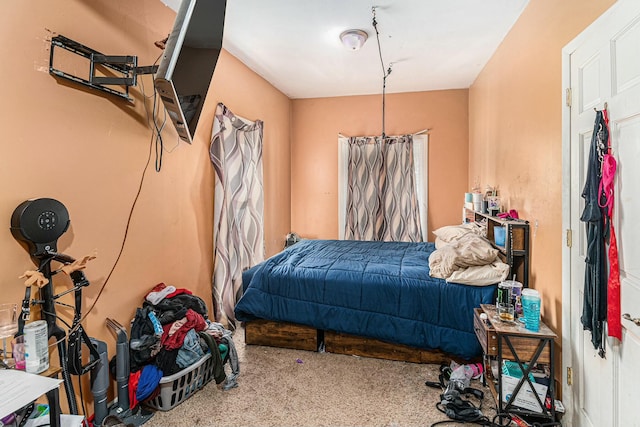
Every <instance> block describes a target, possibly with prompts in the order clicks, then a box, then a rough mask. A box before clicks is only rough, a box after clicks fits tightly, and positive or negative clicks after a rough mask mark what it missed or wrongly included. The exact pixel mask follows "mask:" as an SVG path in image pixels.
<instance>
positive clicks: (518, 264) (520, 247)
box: [464, 208, 529, 288]
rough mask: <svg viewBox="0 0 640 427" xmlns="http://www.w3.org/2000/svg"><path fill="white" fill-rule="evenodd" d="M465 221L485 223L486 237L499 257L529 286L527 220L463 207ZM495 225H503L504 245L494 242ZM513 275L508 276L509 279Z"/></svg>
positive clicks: (519, 279)
mask: <svg viewBox="0 0 640 427" xmlns="http://www.w3.org/2000/svg"><path fill="white" fill-rule="evenodd" d="M464 212H465V215H464V218H465V222H481V221H485V222H486V223H487V236H486V237H487V239H488V240H489V241H491V242H492V243H493V244H494V246H495V247H496V248H498V249H499V250H500V259H501V260H502V262H504V263H505V264H508V265H509V267H511V272H512V276H513V274H515V275H516V280H517V281H519V282H521V283H522V286H524V287H525V288H528V287H529V222H528V221H524V220H506V219H501V218H498V217H495V216H491V215H489V214H485V213H482V212H477V211H474V210H472V209H468V208H464ZM495 227H505V242H504V246H498V245H496V244H495V234H494V229H495ZM511 278H513V277H510V279H511Z"/></svg>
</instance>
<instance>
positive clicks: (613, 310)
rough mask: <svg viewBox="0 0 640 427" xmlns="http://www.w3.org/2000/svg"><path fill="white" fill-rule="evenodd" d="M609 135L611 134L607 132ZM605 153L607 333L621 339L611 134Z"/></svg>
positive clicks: (614, 161) (605, 119)
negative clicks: (607, 270)
mask: <svg viewBox="0 0 640 427" xmlns="http://www.w3.org/2000/svg"><path fill="white" fill-rule="evenodd" d="M603 117H604V122H605V123H606V125H607V127H609V116H608V114H607V110H606V109H605V110H603ZM609 135H611V134H610V133H609ZM607 145H608V146H607V154H605V155H604V156H603V158H602V176H601V178H600V194H603V195H604V199H605V202H604V205H601V207H603V208H607V209H606V213H605V215H606V216H607V217H608V218H609V280H608V282H607V334H608V335H609V336H610V337H614V338H618V339H619V340H622V320H621V319H620V312H621V308H620V264H619V260H618V242H617V239H616V231H615V229H614V227H613V204H614V181H615V175H616V168H617V163H616V159H615V157H613V155H612V154H611V136H609V140H608V141H607Z"/></svg>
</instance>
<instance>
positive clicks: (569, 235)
mask: <svg viewBox="0 0 640 427" xmlns="http://www.w3.org/2000/svg"><path fill="white" fill-rule="evenodd" d="M572 245H573V232H572V231H571V229H570V228H568V229H567V247H568V248H570V247H571V246H572Z"/></svg>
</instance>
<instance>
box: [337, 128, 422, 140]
mask: <svg viewBox="0 0 640 427" xmlns="http://www.w3.org/2000/svg"><path fill="white" fill-rule="evenodd" d="M430 131H431V128H427V129H422V130H421V131H418V132H414V133H411V134H409V135H413V136H416V135H422V134H423V133H429V132H430ZM370 136H373V137H376V136H380V135H370ZM397 136H404V135H385V137H397ZM338 137H340V138H351V137H350V136H347V135H344V134H342V133H341V132H338Z"/></svg>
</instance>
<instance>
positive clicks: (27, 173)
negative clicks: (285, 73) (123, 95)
mask: <svg viewBox="0 0 640 427" xmlns="http://www.w3.org/2000/svg"><path fill="white" fill-rule="evenodd" d="M2 9H3V10H2V13H0V36H1V37H2V39H3V40H5V41H7V42H5V43H2V44H0V57H1V58H3V65H2V67H1V68H0V81H2V82H3V95H2V102H1V103H0V117H1V118H2V130H3V133H2V137H1V138H0V146H1V147H2V157H1V160H0V164H1V165H2V167H0V182H2V189H1V190H0V224H4V226H3V227H0V255H1V258H0V259H1V262H2V268H0V289H1V290H2V291H1V292H0V302H19V301H20V300H21V299H22V297H23V295H24V286H23V285H22V282H23V281H22V280H20V279H18V276H19V275H20V274H21V273H23V272H24V271H25V270H27V269H33V268H34V266H33V264H32V262H31V261H30V259H29V256H28V253H27V252H26V251H25V250H24V249H23V247H22V246H21V245H20V244H18V243H17V242H16V240H14V238H13V237H12V236H11V234H10V232H9V224H10V217H11V214H12V212H13V210H14V209H15V207H16V206H18V205H19V204H20V203H21V202H23V201H24V200H26V199H29V198H39V197H51V198H54V199H57V200H60V201H61V202H62V203H64V204H65V205H66V207H67V209H68V210H69V213H70V216H71V227H70V229H69V231H68V232H67V233H65V235H64V236H63V237H62V238H61V239H60V240H59V245H58V250H59V251H60V252H64V253H67V254H69V255H71V256H74V257H81V256H83V255H85V254H88V253H90V252H92V251H93V250H94V249H95V250H97V252H98V258H97V259H96V260H95V261H92V262H91V263H90V265H89V267H88V268H87V269H86V275H87V278H88V279H89V281H90V282H91V286H89V287H88V288H85V290H84V292H83V296H84V307H85V312H86V310H87V308H88V307H89V306H90V305H91V304H92V303H93V302H94V301H96V298H97V296H98V293H99V290H100V288H101V286H102V285H103V283H104V282H105V279H106V278H107V276H108V275H109V274H110V271H111V269H112V267H113V266H114V263H115V261H116V259H117V257H118V253H119V251H120V247H121V243H122V240H123V237H124V234H125V229H126V226H127V217H128V215H129V211H130V209H131V206H132V204H133V202H134V199H135V198H136V193H137V191H138V186H139V184H140V180H141V177H142V176H143V169H144V168H145V164H146V163H147V159H148V157H149V153H150V152H154V151H155V150H154V148H153V146H152V145H150V144H151V131H150V129H149V128H148V126H147V116H146V113H145V109H144V107H143V96H142V93H141V87H142V84H144V87H145V89H146V92H147V94H148V95H150V94H151V93H152V81H151V76H142V77H141V78H140V80H141V83H140V84H139V85H138V87H134V88H132V89H131V95H132V96H133V97H134V98H135V102H134V103H129V102H127V101H125V100H122V99H119V98H115V97H113V96H111V95H106V94H101V93H100V92H94V91H89V90H86V89H83V88H81V87H79V86H77V85H75V84H70V83H63V82H58V81H57V80H56V79H55V78H54V77H52V76H51V75H49V74H48V60H49V47H50V43H49V40H50V38H51V36H52V34H54V33H58V34H62V35H64V36H66V37H69V38H71V39H73V40H76V41H78V42H80V43H83V44H85V45H87V46H89V47H91V48H93V49H96V50H98V51H101V52H103V53H105V54H113V55H123V54H128V55H137V56H138V63H139V64H140V65H151V64H152V63H153V62H154V61H155V60H156V58H157V57H158V55H159V54H160V51H159V50H158V48H156V47H155V46H154V41H156V40H161V39H163V38H164V37H166V35H167V34H168V33H169V32H170V29H171V25H172V23H173V19H174V17H175V12H173V11H172V10H171V9H169V8H167V7H166V6H165V5H164V4H162V3H161V2H160V0H139V1H134V2H131V1H128V0H96V1H89V2H88V1H82V0H51V1H47V2H42V1H37V0H24V1H19V2H11V6H10V7H9V6H5V7H3V8H2ZM56 55H57V53H56ZM56 58H58V57H57V56H56ZM63 62H64V61H63ZM69 64H71V62H70V63H67V64H61V65H59V67H62V66H63V65H66V66H71V67H72V68H73V67H75V65H73V64H72V65H69ZM87 67H88V66H87ZM65 70H67V71H73V72H77V73H80V72H81V71H83V70H85V69H77V70H76V69H72V70H68V69H65ZM218 102H224V103H225V104H226V105H227V106H228V107H229V108H230V109H231V110H232V111H234V113H236V114H238V115H240V116H243V117H246V118H248V119H252V120H255V119H261V120H263V121H264V122H265V127H264V167H265V173H264V186H265V234H266V236H265V238H266V248H267V253H268V254H273V253H275V252H277V251H278V250H280V249H281V248H282V244H283V242H284V236H285V234H286V233H287V232H288V231H289V225H290V214H289V209H288V206H289V203H290V201H289V200H290V193H289V190H288V189H289V185H290V179H289V176H290V169H289V151H290V147H289V146H290V142H289V140H290V116H291V111H290V110H291V105H290V104H291V103H290V100H289V99H288V98H287V97H286V96H284V95H283V94H282V93H281V92H279V91H278V90H276V89H275V88H274V87H272V86H271V85H270V84H268V83H267V82H266V81H265V80H264V79H262V78H261V77H259V76H258V75H256V74H255V73H254V72H252V71H251V70H249V69H248V68H246V67H245V66H244V65H243V64H241V63H240V62H239V61H238V60H237V59H235V58H234V57H232V56H231V55H229V54H228V53H227V52H226V51H223V53H222V55H221V57H220V60H219V62H218V67H217V69H216V72H215V74H214V78H213V82H212V86H211V89H210V92H209V95H208V97H207V102H206V104H205V107H204V111H203V115H202V117H201V121H200V124H199V126H198V131H197V133H196V136H195V139H194V143H193V145H192V146H189V145H187V144H185V143H182V142H181V143H178V138H177V135H176V133H175V131H173V129H172V128H171V126H170V125H167V127H166V128H165V130H164V131H163V133H162V134H163V137H164V143H165V146H166V148H167V151H166V152H165V153H164V158H163V163H162V169H161V171H160V172H159V173H158V172H156V171H154V156H153V155H152V156H151V163H150V164H149V167H148V169H147V171H146V173H145V174H144V183H143V185H142V188H141V191H140V195H139V198H138V202H137V205H136V207H135V209H134V212H133V216H132V218H131V224H130V227H129V230H128V239H127V242H126V245H125V246H124V250H123V252H122V256H121V258H120V261H119V263H118V264H117V267H116V268H115V270H114V271H113V274H112V275H111V277H110V279H109V282H108V283H107V286H106V287H105V288H104V291H103V292H102V295H101V296H100V299H99V300H97V303H96V305H95V308H94V309H93V311H92V312H91V314H90V315H89V316H88V318H87V319H86V321H85V322H84V326H85V329H86V330H87V332H88V334H89V335H90V336H93V337H96V338H98V339H101V340H103V341H105V342H106V343H107V344H108V345H109V352H110V354H109V355H110V356H112V355H113V351H114V344H115V339H114V337H113V334H111V333H110V332H109V331H108V330H107V328H106V326H105V318H106V317H111V318H114V319H115V320H117V321H119V322H120V323H122V324H123V325H125V326H126V325H128V323H129V321H130V319H131V318H132V316H133V314H134V312H135V308H136V307H138V306H140V305H141V304H142V300H143V296H144V295H145V294H146V292H147V291H148V290H149V289H150V288H151V287H153V286H154V285H155V284H157V283H159V282H165V283H167V284H173V285H176V286H178V287H185V288H188V289H191V290H192V291H193V292H194V293H195V294H196V295H199V296H200V297H202V298H203V299H204V300H205V301H207V303H208V304H209V308H210V309H211V297H210V294H211V291H210V290H211V285H210V283H211V276H212V271H213V266H212V259H213V258H212V257H213V254H212V252H213V251H212V232H213V231H212V217H213V168H212V167H211V164H210V161H209V155H208V148H209V141H210V138H211V126H212V122H213V112H214V109H215V106H216V104H217V103H218ZM148 104H149V107H150V106H151V104H150V101H148ZM283 206H284V207H285V208H284V209H283V208H282V207H283ZM54 285H55V291H56V292H60V291H62V290H65V289H67V288H68V286H69V281H68V280H65V278H64V277H62V275H61V274H60V275H58V276H56V277H55V280H54ZM64 301H65V302H68V303H71V301H72V300H71V299H64ZM60 313H61V314H63V317H67V318H68V314H69V313H68V311H67V310H65V309H61V310H60ZM62 400H65V399H64V398H63V399H62ZM88 400H90V398H88Z"/></svg>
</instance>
